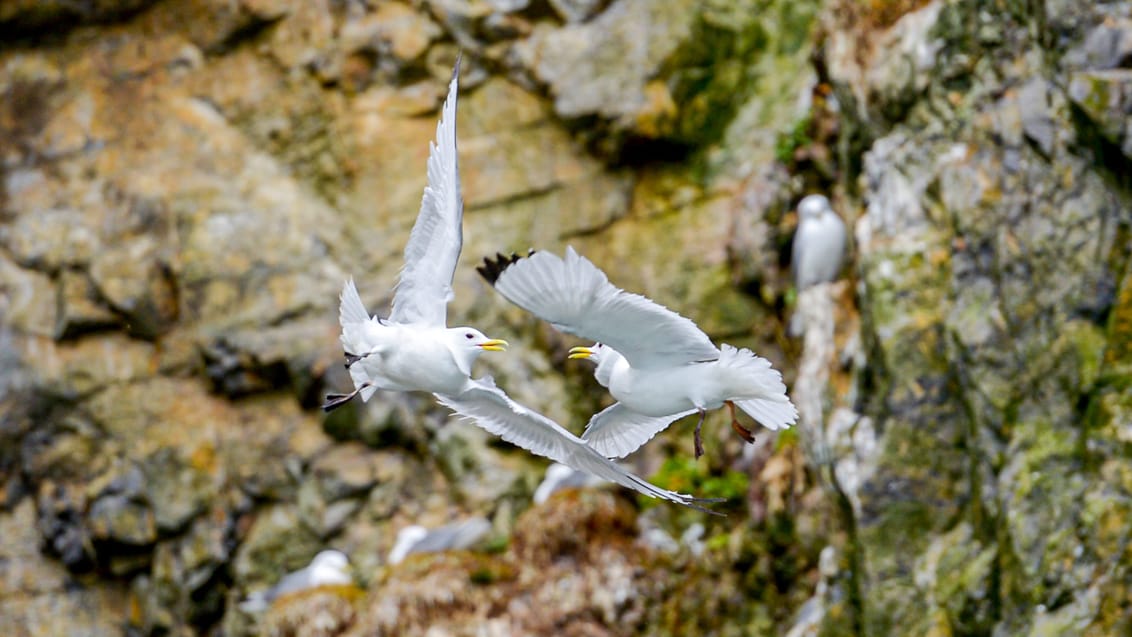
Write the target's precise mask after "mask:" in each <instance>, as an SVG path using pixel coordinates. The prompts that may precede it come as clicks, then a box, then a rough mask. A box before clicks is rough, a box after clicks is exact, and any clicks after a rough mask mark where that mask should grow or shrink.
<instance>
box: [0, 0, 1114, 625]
mask: <svg viewBox="0 0 1132 637" xmlns="http://www.w3.org/2000/svg"><path fill="white" fill-rule="evenodd" d="M1130 13H1132V3H1129V2H1127V1H1123V0H1111V1H1108V2H1096V3H1078V2H1068V1H1061V0H1047V1H1046V2H1031V3H1017V2H1015V3H1011V2H997V3H987V2H979V1H976V0H933V1H927V0H888V1H883V2H860V1H858V0H829V1H828V2H824V3H823V2H819V1H817V0H812V1H806V2H796V1H788V0H742V1H739V2H734V1H727V0H710V1H705V2H690V1H684V0H662V1H656V2H654V1H651V0H611V1H610V0H529V1H528V0H473V1H470V2H468V1H463V0H460V1H457V0H435V1H431V2H422V1H420V0H403V1H397V0H389V1H382V2H337V1H331V0H316V1H313V2H296V1H291V0H239V1H229V0H224V1H220V0H190V1H188V2H160V3H154V2H144V1H137V0H134V1H122V2H111V1H99V2H85V3H75V2H20V1H16V2H6V3H3V4H0V34H2V35H3V36H4V37H3V38H2V40H3V44H0V537H3V538H4V539H5V541H4V542H0V564H2V565H3V568H0V633H3V634H5V635H9V634H11V635H29V636H30V635H58V634H91V635H104V634H105V635H112V634H113V635H119V634H123V631H124V630H125V631H127V632H128V633H129V634H140V635H151V634H152V635H157V634H173V635H186V636H188V635H214V634H226V635H244V634H270V635H343V634H345V635H374V634H378V635H380V634H406V635H411V634H422V635H423V634H429V635H464V634H467V635H509V634H555V635H560V634H565V635H578V636H583V635H585V636H589V635H630V634H641V635H673V636H675V635H689V634H703V635H736V636H738V635H752V634H789V635H791V636H792V637H801V636H803V635H857V634H860V635H878V636H879V635H901V634H906V635H923V634H934V635H1027V634H1028V635H1054V634H1056V635H1098V636H1099V635H1113V634H1125V633H1128V632H1130V631H1132V586H1130V585H1129V582H1130V581H1132V549H1130V543H1129V542H1130V539H1132V536H1130V533H1129V530H1128V524H1127V520H1128V519H1129V517H1130V516H1132V382H1130V381H1129V379H1130V378H1132V346H1130V345H1129V343H1132V269H1130V265H1129V256H1130V254H1132V227H1130V226H1132V180H1130V179H1129V175H1132V128H1130V127H1129V121H1132V117H1130V115H1132V80H1130V77H1132V21H1130V20H1129V17H1128V16H1129V15H1130ZM458 53H462V55H463V60H464V65H463V69H464V74H463V77H462V83H461V88H462V93H461V97H460V99H461V101H460V110H459V117H460V119H459V147H460V153H461V157H460V159H461V169H462V174H463V180H464V182H463V183H464V195H465V199H466V223H465V232H464V239H465V246H464V253H463V256H462V259H461V263H460V266H459V268H458V270H457V273H456V280H455V283H454V288H455V289H456V290H457V294H456V299H455V301H454V302H453V304H452V306H451V308H450V316H451V317H453V319H454V320H455V321H456V322H460V323H462V322H466V323H468V324H473V325H477V326H482V327H484V328H485V329H484V331H485V332H487V333H489V334H491V335H492V336H496V337H502V338H507V339H508V340H510V341H511V342H512V343H513V345H514V346H513V347H512V350H511V351H510V352H508V353H507V354H506V355H489V356H485V357H484V358H483V359H482V363H481V364H480V370H479V371H480V372H481V373H483V372H489V373H492V374H493V375H495V377H496V379H497V380H498V381H499V383H500V385H502V386H504V387H506V388H507V390H508V391H509V392H510V393H511V394H512V395H513V396H515V397H516V398H517V399H519V400H521V401H523V402H525V403H527V404H529V405H531V406H532V407H534V408H536V409H539V410H541V411H543V412H544V413H546V414H548V415H550V416H552V417H554V418H556V419H558V420H560V421H561V422H563V423H564V424H565V425H566V426H568V427H570V428H571V429H573V430H574V431H579V430H580V429H581V427H582V425H583V423H584V421H585V419H586V418H588V416H589V414H590V413H592V412H593V411H594V410H595V409H596V408H598V407H600V406H602V405H603V404H605V402H604V401H606V400H607V397H606V395H605V392H604V391H602V390H600V388H599V387H598V386H597V385H596V383H595V382H594V381H593V380H592V378H591V377H590V370H589V369H588V368H587V367H586V366H585V365H582V364H574V363H573V362H567V361H566V360H565V354H566V350H567V349H568V348H569V347H570V346H571V345H574V344H576V342H575V341H574V340H573V339H571V338H569V337H565V336H563V335H561V334H559V333H557V332H555V331H553V330H552V329H551V328H549V327H547V326H545V325H541V324H539V323H538V322H537V321H536V320H534V319H533V318H532V317H530V316H528V315H525V314H523V313H522V312H521V311H519V310H517V309H515V308H513V307H510V306H509V305H507V304H506V303H504V302H503V301H502V300H501V299H499V298H497V297H496V296H494V295H492V294H490V293H489V290H488V289H487V288H486V286H485V285H484V284H483V283H482V282H481V281H479V280H478V278H477V276H476V275H475V273H474V271H473V269H472V267H471V265H472V264H473V263H474V262H476V261H478V260H479V259H480V258H481V257H482V256H484V255H486V254H492V253H494V252H496V251H504V252H507V251H511V250H515V251H521V250H524V249H526V248H528V247H539V248H544V249H553V250H562V249H563V248H564V247H565V245H567V244H571V245H573V246H574V247H575V248H577V249H578V250H579V251H581V252H582V253H584V254H586V255H587V256H589V257H590V258H591V259H593V260H594V261H595V262H597V263H598V264H599V265H600V266H602V267H603V268H604V269H605V270H606V271H607V272H608V274H609V276H610V278H611V279H613V280H614V281H615V282H616V283H618V284H619V285H621V286H623V287H625V288H628V289H631V290H634V291H637V292H641V293H644V294H647V295H649V296H651V297H653V298H655V299H657V300H659V301H661V302H663V303H665V304H666V305H668V306H669V307H672V308H674V309H676V310H678V311H680V312H682V313H683V314H685V315H687V316H690V317H692V318H693V319H695V320H696V321H697V322H699V324H700V325H702V326H703V327H704V328H705V329H706V330H707V331H708V332H709V333H710V334H711V335H712V336H713V337H714V338H716V339H717V340H726V341H727V342H730V343H733V344H735V345H740V346H750V347H754V348H755V349H756V350H757V351H758V352H759V353H761V354H763V355H765V356H768V357H770V358H771V359H772V360H773V361H774V362H775V364H776V366H777V367H779V368H781V369H783V370H784V372H785V376H786V379H787V382H788V384H790V385H791V386H794V385H795V380H797V387H798V388H799V392H800V393H799V396H798V398H799V401H800V402H804V404H805V409H804V411H805V423H804V426H803V427H800V428H799V430H797V431H791V432H786V433H784V434H780V435H777V436H775V435H771V434H768V433H765V432H759V433H758V434H757V438H758V440H757V443H756V444H755V445H751V446H743V445H741V444H740V442H739V441H738V440H736V439H735V437H734V436H733V435H731V434H730V429H729V428H728V427H727V423H726V419H725V418H724V417H722V416H720V415H718V414H713V415H712V416H711V417H709V419H708V422H707V424H706V425H705V429H706V442H707V448H708V455H707V456H706V457H705V458H703V459H701V460H700V461H699V462H693V461H692V460H691V457H690V456H691V441H690V440H689V438H690V436H689V429H690V427H691V424H690V423H680V424H676V425H674V426H673V427H671V428H670V429H669V430H668V431H666V432H665V433H664V434H662V435H661V436H659V437H658V438H657V439H656V440H654V441H653V442H651V443H650V444H649V445H648V446H647V447H646V448H645V449H644V450H643V451H642V452H641V453H639V454H637V455H636V456H635V457H634V458H633V459H631V460H630V464H631V465H632V466H633V468H634V469H635V470H636V471H638V472H640V473H642V474H644V475H648V476H652V477H653V479H654V480H655V481H656V482H657V483H659V484H662V485H664V486H667V487H669V488H673V489H678V490H681V491H690V492H694V493H696V494H698V495H702V496H708V497H711V496H714V497H721V498H725V499H726V500H727V502H725V503H724V504H722V505H721V506H720V508H721V509H722V510H723V511H725V512H726V513H728V517H727V518H724V519H715V518H710V519H709V518H705V517H704V516H702V515H701V514H698V513H694V512H691V511H687V510H683V509H679V508H677V507H674V506H669V505H657V504H655V503H652V502H640V501H635V500H631V499H629V498H627V497H626V496H625V494H623V493H619V492H614V493H608V492H602V491H586V492H566V493H564V494H562V495H559V496H556V497H555V498H552V499H551V500H550V501H549V502H547V503H546V504H544V505H542V506H540V507H536V508H532V505H531V503H530V496H531V492H532V491H533V488H534V486H535V484H537V479H538V476H539V475H540V474H541V471H542V468H543V467H544V466H545V462H544V461H541V460H535V459H532V458H531V457H530V456H529V455H528V454H526V453H523V452H520V451H517V450H515V449H513V448H512V447H510V446H508V445H507V444H505V443H502V442H500V441H498V440H495V439H494V438H492V437H491V436H489V435H487V434H485V433H484V432H482V431H480V430H478V429H474V428H472V427H470V426H467V425H461V424H455V423H448V419H447V416H446V414H445V412H444V410H443V409H441V408H439V407H436V406H435V405H433V403H432V401H431V400H430V399H429V398H428V397H427V396H416V395H397V394H387V395H381V396H379V397H378V398H377V399H375V400H372V401H371V402H370V403H367V404H365V405H362V404H360V403H359V404H355V405H352V406H351V407H349V408H346V409H343V410H340V411H339V412H336V413H334V414H332V415H330V416H325V415H323V414H322V413H321V412H320V411H319V410H318V409H317V405H318V403H319V401H320V399H321V395H322V394H323V393H325V392H326V391H329V390H332V389H333V390H338V389H341V388H343V387H346V386H347V384H348V382H349V379H348V377H347V375H346V374H345V372H344V370H343V369H342V367H341V352H340V349H339V347H338V344H337V333H336V328H337V325H336V317H335V311H336V302H337V293H338V290H339V289H340V285H341V282H342V280H343V279H344V278H345V277H347V276H354V277H355V278H356V279H357V280H358V283H359V289H360V290H361V294H362V297H363V299H364V300H365V301H366V302H367V303H368V304H369V305H370V306H371V309H372V310H373V311H376V312H379V313H383V312H384V311H385V310H386V308H387V305H388V301H389V298H390V293H389V291H390V289H391V286H392V284H393V282H394V281H395V277H396V274H397V271H398V268H399V267H400V253H401V250H402V248H403V246H404V242H405V240H406V238H407V236H408V232H409V229H410V227H411V225H412V222H413V220H414V218H415V215H416V212H417V208H418V206H419V203H420V196H421V189H422V187H423V185H424V183H425V171H424V164H425V157H426V155H427V141H428V140H429V139H430V137H431V136H432V134H433V132H434V131H435V124H436V112H437V108H438V106H439V104H440V101H441V99H442V98H443V95H444V91H445V87H446V80H447V78H448V75H449V73H450V72H451V66H452V63H453V61H454V60H455V58H456V55H457V54H458ZM811 191H824V192H826V193H827V194H829V195H830V197H831V199H832V200H833V201H834V204H835V208H836V209H837V210H839V211H840V212H841V214H842V215H843V216H844V217H845V219H846V221H847V223H850V224H851V225H852V226H853V227H854V228H855V241H854V245H853V246H852V250H851V253H850V258H851V264H850V265H849V266H848V267H847V268H846V273H847V275H848V276H847V278H848V280H847V281H842V282H838V283H835V284H834V285H831V286H827V287H823V288H821V289H820V290H816V289H815V290H810V291H809V292H808V294H810V295H811V296H812V295H813V294H818V295H822V296H821V297H820V298H809V297H808V298H806V299H805V300H802V301H800V302H798V303H797V304H796V303H795V300H796V298H797V295H795V293H794V291H792V290H790V289H789V277H788V276H787V273H786V272H785V271H784V268H783V264H786V263H788V262H789V255H788V254H786V252H787V250H788V249H789V248H788V246H789V239H790V233H791V231H792V226H793V224H794V221H795V217H794V215H793V213H792V211H791V208H792V204H793V203H794V202H796V201H797V200H798V199H799V198H800V197H801V196H802V195H804V194H806V193H808V192H811ZM795 310H798V311H800V312H803V313H812V315H809V318H808V319H807V320H808V321H810V322H809V323H808V325H810V328H809V329H808V332H807V335H806V339H805V340H804V341H803V342H792V341H790V340H789V339H787V338H786V337H785V336H784V334H783V324H784V323H783V320H784V319H785V318H786V317H788V316H789V314H790V313H791V312H793V311H795ZM469 514H480V515H486V516H488V517H489V519H491V520H492V523H493V533H492V539H491V540H489V541H488V543H487V547H488V550H487V551H484V552H479V553H454V554H440V555H423V556H416V557H413V558H411V559H409V560H407V561H406V562H405V563H403V564H400V565H398V566H397V567H389V566H388V565H387V564H386V559H385V556H386V555H387V554H388V551H389V549H390V548H391V546H392V544H393V541H394V537H395V535H396V531H397V530H399V529H401V528H403V527H404V526H406V525H408V524H414V523H415V524H423V525H426V526H439V525H441V524H444V523H446V522H450V521H452V520H454V519H458V518H461V517H464V516H466V515H469ZM326 546H333V547H335V548H339V549H342V550H344V551H346V552H347V553H348V554H349V555H350V558H351V564H352V565H353V568H354V574H355V576H356V579H357V583H358V586H357V587H350V586H346V587H326V588H322V589H318V590H314V591H308V592H304V593H299V594H296V595H291V596H285V597H284V598H282V599H281V600H280V601H279V603H277V604H275V606H273V607H272V608H271V609H270V610H269V611H268V612H267V613H266V614H264V615H262V616H250V615H247V614H244V613H242V612H241V611H239V610H238V604H237V603H238V602H239V600H240V599H242V597H243V596H244V595H245V594H246V593H247V592H248V591H250V590H255V589H259V588H263V587H265V586H268V585H270V584H271V583H273V582H275V581H277V580H278V578H279V577H280V576H281V575H282V574H283V573H285V572H288V571H290V570H294V569H296V568H299V567H301V566H303V565H305V564H306V563H307V562H308V561H309V560H310V558H311V557H312V556H313V555H314V554H315V553H316V552H317V551H319V550H320V549H321V548H324V547H326Z"/></svg>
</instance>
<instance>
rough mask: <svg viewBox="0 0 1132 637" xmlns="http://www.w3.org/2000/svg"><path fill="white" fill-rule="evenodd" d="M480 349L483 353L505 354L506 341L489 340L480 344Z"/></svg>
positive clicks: (498, 339)
mask: <svg viewBox="0 0 1132 637" xmlns="http://www.w3.org/2000/svg"><path fill="white" fill-rule="evenodd" d="M480 349H482V350H484V351H485V352H505V351H507V341H505V340H503V339H501V338H491V339H488V340H486V341H484V342H482V343H480Z"/></svg>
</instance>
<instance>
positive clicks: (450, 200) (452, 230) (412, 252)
mask: <svg viewBox="0 0 1132 637" xmlns="http://www.w3.org/2000/svg"><path fill="white" fill-rule="evenodd" d="M459 73H460V63H459V61H457V62H456V69H455V70H454V71H453V73H452V81H451V82H450V83H449V85H448V98H447V99H446V100H445V101H444V108H443V110H442V112H441V118H440V122H439V123H437V125H436V142H435V143H433V142H430V143H429V154H428V185H427V186H425V190H424V196H423V197H422V198H421V210H420V213H419V214H418V215H417V221H416V223H415V224H414V225H413V230H412V232H411V233H410V234H409V241H408V243H406V244H405V265H404V267H403V268H402V270H401V278H400V279H399V281H398V282H397V287H396V292H395V294H394V296H393V309H392V311H391V312H390V315H389V320H390V321H392V322H394V323H420V324H424V325H435V326H443V325H444V324H445V318H446V315H447V304H448V302H449V301H450V300H452V275H453V273H454V272H455V270H456V260H457V259H458V258H459V256H460V248H461V246H462V244H463V231H462V228H461V226H462V223H463V216H464V204H463V201H461V199H460V173H459V166H458V163H457V156H456V91H457V83H458V82H457V80H458V76H459Z"/></svg>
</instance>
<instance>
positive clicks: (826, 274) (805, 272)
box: [790, 195, 845, 292]
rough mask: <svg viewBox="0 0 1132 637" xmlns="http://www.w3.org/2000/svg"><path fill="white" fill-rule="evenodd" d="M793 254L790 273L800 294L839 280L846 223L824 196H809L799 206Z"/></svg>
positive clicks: (843, 254)
mask: <svg viewBox="0 0 1132 637" xmlns="http://www.w3.org/2000/svg"><path fill="white" fill-rule="evenodd" d="M791 252H792V255H791V260H790V269H791V270H793V271H794V287H795V288H797V290H798V292H801V291H802V290H804V289H805V288H808V287H810V286H811V285H817V284H818V283H826V282H828V281H832V280H834V279H836V278H837V273H838V271H840V270H841V259H842V258H843V257H844V256H845V223H844V222H843V221H841V217H838V216H837V213H836V212H834V211H833V208H832V207H830V205H829V199H826V198H825V196H824V195H807V196H806V197H804V198H803V199H802V201H800V202H798V229H797V230H796V231H795V232H794V241H793V243H792V244H791Z"/></svg>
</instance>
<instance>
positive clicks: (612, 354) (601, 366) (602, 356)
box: [569, 343, 624, 387]
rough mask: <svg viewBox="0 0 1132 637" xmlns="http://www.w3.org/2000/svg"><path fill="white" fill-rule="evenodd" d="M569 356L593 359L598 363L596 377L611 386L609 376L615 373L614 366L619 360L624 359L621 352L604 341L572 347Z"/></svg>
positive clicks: (602, 383) (605, 384) (605, 385)
mask: <svg viewBox="0 0 1132 637" xmlns="http://www.w3.org/2000/svg"><path fill="white" fill-rule="evenodd" d="M569 357H570V358H584V359H587V360H590V361H593V362H594V364H596V365H597V369H595V370H594V377H595V378H597V382H599V383H601V385H602V386H603V387H609V378H610V375H611V374H612V373H613V368H614V367H615V366H616V365H617V364H618V362H619V361H623V360H624V357H623V356H621V352H618V351H617V350H615V349H613V348H612V347H610V346H608V345H606V344H604V343H594V344H593V345H592V346H591V347H574V348H571V349H570V356H569Z"/></svg>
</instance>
